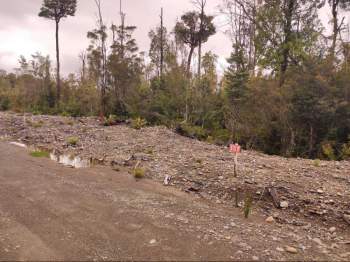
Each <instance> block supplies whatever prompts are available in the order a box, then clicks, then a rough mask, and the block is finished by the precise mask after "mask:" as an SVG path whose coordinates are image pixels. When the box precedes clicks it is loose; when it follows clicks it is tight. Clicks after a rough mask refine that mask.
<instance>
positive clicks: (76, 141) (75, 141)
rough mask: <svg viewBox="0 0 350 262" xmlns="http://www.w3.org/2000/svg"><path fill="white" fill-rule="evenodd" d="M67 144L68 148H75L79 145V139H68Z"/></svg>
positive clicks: (73, 137)
mask: <svg viewBox="0 0 350 262" xmlns="http://www.w3.org/2000/svg"><path fill="white" fill-rule="evenodd" d="M67 143H68V145H70V146H76V145H77V144H78V143H79V138H78V137H76V136H72V137H68V138H67Z"/></svg>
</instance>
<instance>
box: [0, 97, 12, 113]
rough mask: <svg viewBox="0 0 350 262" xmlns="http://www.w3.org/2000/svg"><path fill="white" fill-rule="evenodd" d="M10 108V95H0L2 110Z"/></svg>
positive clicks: (0, 107)
mask: <svg viewBox="0 0 350 262" xmlns="http://www.w3.org/2000/svg"><path fill="white" fill-rule="evenodd" d="M9 109H10V99H9V98H8V97H0V111H6V110H9Z"/></svg>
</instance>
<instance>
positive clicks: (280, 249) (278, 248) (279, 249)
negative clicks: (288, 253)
mask: <svg viewBox="0 0 350 262" xmlns="http://www.w3.org/2000/svg"><path fill="white" fill-rule="evenodd" d="M276 250H277V251H279V252H284V248H282V247H276Z"/></svg>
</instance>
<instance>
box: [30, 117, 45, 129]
mask: <svg viewBox="0 0 350 262" xmlns="http://www.w3.org/2000/svg"><path fill="white" fill-rule="evenodd" d="M26 122H27V124H28V125H29V126H31V127H33V128H40V127H43V125H44V121H42V120H40V121H38V122H34V121H30V120H29V119H28V120H26Z"/></svg>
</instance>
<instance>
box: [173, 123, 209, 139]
mask: <svg viewBox="0 0 350 262" xmlns="http://www.w3.org/2000/svg"><path fill="white" fill-rule="evenodd" d="M176 132H177V133H178V134H180V135H182V136H187V137H190V138H196V139H199V140H205V139H206V138H207V137H208V134H207V132H206V130H205V129H204V128H202V127H199V126H194V125H190V124H188V123H185V122H182V123H179V124H178V125H177V127H176Z"/></svg>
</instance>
